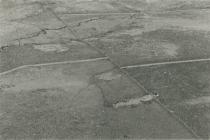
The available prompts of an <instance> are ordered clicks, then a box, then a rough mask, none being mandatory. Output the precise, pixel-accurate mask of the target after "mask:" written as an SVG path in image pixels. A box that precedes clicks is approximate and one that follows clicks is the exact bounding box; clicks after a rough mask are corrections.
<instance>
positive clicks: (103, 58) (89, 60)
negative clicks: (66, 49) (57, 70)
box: [0, 57, 108, 76]
mask: <svg viewBox="0 0 210 140" xmlns="http://www.w3.org/2000/svg"><path fill="white" fill-rule="evenodd" d="M106 59H108V57H99V58H93V59H84V60H69V61H62V62H52V63H42V64H32V65H22V66H19V67H16V68H14V69H11V70H8V71H4V72H1V73H0V76H1V75H4V74H8V73H10V72H13V71H16V70H19V69H23V68H27V67H36V66H49V65H59V64H74V63H83V62H94V61H99V60H106Z"/></svg>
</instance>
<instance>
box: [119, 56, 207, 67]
mask: <svg viewBox="0 0 210 140" xmlns="http://www.w3.org/2000/svg"><path fill="white" fill-rule="evenodd" d="M203 61H210V58H203V59H190V60H180V61H168V62H159V63H149V64H140V65H131V66H123V67H121V68H122V69H131V68H140V67H150V66H159V65H170V64H182V63H193V62H203Z"/></svg>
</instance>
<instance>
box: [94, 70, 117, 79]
mask: <svg viewBox="0 0 210 140" xmlns="http://www.w3.org/2000/svg"><path fill="white" fill-rule="evenodd" d="M96 77H97V78H98V79H100V80H105V81H111V80H115V79H118V78H120V77H121V74H116V73H114V72H107V73H103V74H101V75H98V76H96Z"/></svg>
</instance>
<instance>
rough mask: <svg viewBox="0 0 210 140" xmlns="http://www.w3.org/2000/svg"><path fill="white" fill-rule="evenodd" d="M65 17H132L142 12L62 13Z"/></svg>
mask: <svg viewBox="0 0 210 140" xmlns="http://www.w3.org/2000/svg"><path fill="white" fill-rule="evenodd" d="M62 14H64V15H84V16H86V15H87V16H88V15H132V14H140V12H127V13H125V12H124V13H123V12H105V13H100V12H99V13H67V12H66V13H65V12H64V13H62Z"/></svg>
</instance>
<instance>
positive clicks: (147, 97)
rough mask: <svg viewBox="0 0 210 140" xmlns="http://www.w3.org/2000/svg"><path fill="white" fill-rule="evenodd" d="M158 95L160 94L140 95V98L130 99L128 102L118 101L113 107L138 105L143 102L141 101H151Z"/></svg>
mask: <svg viewBox="0 0 210 140" xmlns="http://www.w3.org/2000/svg"><path fill="white" fill-rule="evenodd" d="M158 96H159V95H158V94H155V95H145V96H143V97H140V98H135V99H130V100H128V101H126V102H118V103H116V104H114V105H113V107H114V108H119V107H126V106H136V105H138V104H141V103H146V102H151V101H153V100H154V99H156V98H157V97H158Z"/></svg>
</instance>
